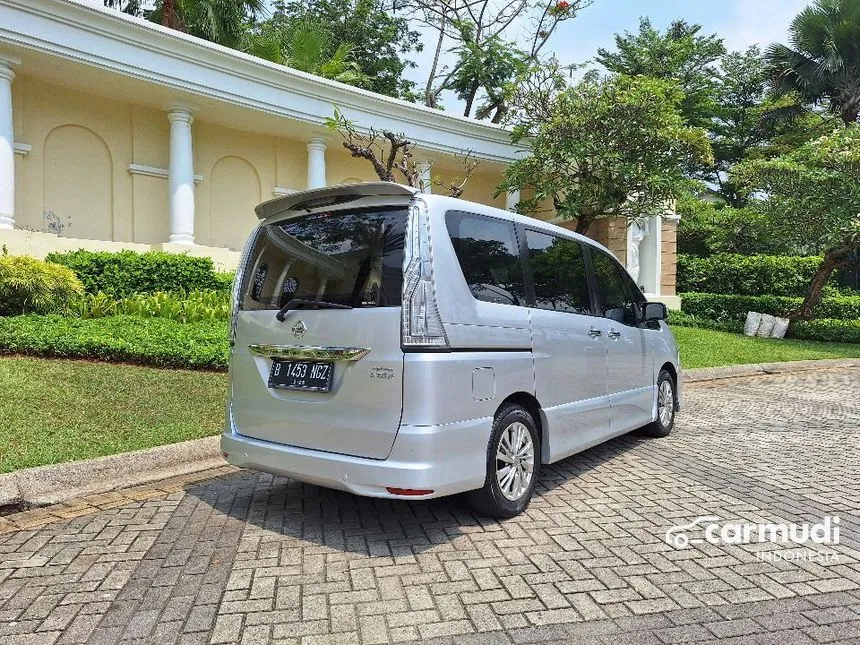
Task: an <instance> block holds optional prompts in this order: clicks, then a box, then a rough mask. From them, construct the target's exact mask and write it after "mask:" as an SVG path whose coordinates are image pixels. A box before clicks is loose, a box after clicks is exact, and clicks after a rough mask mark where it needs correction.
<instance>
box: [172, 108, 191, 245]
mask: <svg viewBox="0 0 860 645" xmlns="http://www.w3.org/2000/svg"><path fill="white" fill-rule="evenodd" d="M167 119H168V120H169V121H170V164H169V166H168V169H167V176H168V183H169V190H170V237H169V238H168V239H169V241H170V242H171V243H172V244H194V150H193V146H192V141H191V122H192V121H193V120H194V119H193V117H192V116H191V110H190V109H188V108H185V107H174V108H171V109H170V111H169V112H168V113H167Z"/></svg>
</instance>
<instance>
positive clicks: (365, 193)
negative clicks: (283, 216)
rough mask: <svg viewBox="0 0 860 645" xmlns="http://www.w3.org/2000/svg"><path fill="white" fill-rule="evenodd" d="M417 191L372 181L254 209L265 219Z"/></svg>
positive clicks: (308, 192)
mask: <svg viewBox="0 0 860 645" xmlns="http://www.w3.org/2000/svg"><path fill="white" fill-rule="evenodd" d="M418 192H419V191H418V189H417V188H411V187H409V186H404V185H402V184H395V183H394V182H390V181H372V182H366V183H362V184H346V185H342V186H326V187H324V188H315V189H313V190H303V191H301V192H298V193H292V194H290V195H285V196H284V197H276V198H275V199H270V200H269V201H267V202H263V203H262V204H259V205H258V206H257V207H256V208H255V209H254V210H255V211H256V213H257V217H258V218H259V219H261V220H265V219H269V218H270V217H272V216H273V215H277V214H279V213H284V212H286V211H291V210H308V211H310V210H312V209H314V208H320V207H325V206H329V205H334V204H341V203H343V202H347V201H352V200H354V199H361V198H362V197H373V196H390V197H405V196H409V197H411V196H412V195H415V194H416V193H418Z"/></svg>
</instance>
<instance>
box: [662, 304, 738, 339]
mask: <svg viewBox="0 0 860 645" xmlns="http://www.w3.org/2000/svg"><path fill="white" fill-rule="evenodd" d="M682 302H683V301H682ZM666 322H667V323H668V324H669V325H673V326H675V327H700V328H702V329H715V330H717V331H730V332H732V333H735V334H740V333H743V330H744V325H743V323H740V322H737V321H735V320H713V319H711V318H700V317H699V316H694V315H692V314H688V313H685V312H683V311H670V312H669V318H668V319H667V320H666Z"/></svg>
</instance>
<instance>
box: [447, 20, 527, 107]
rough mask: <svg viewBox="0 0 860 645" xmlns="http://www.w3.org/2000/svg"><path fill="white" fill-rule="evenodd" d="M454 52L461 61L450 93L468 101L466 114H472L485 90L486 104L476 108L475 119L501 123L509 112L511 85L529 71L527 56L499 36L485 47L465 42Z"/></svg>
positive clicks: (493, 37)
mask: <svg viewBox="0 0 860 645" xmlns="http://www.w3.org/2000/svg"><path fill="white" fill-rule="evenodd" d="M453 51H454V52H455V53H456V54H457V59H458V60H457V64H456V65H455V72H454V74H453V76H452V77H451V80H450V86H449V89H451V90H453V91H454V92H455V93H456V95H457V98H458V99H460V100H462V101H465V104H466V107H465V109H464V111H463V114H464V115H465V116H469V115H470V114H471V113H472V108H473V107H475V106H474V103H475V99H476V97H477V95H478V91H479V90H483V92H484V94H485V97H484V102H483V103H482V104H481V105H478V106H476V107H477V109H476V110H475V117H476V118H478V119H486V118H488V117H491V118H492V121H493V123H498V122H500V121H501V120H502V119H503V117H504V116H505V114H506V112H507V107H506V106H505V93H506V90H507V84H508V83H509V82H510V81H511V80H512V79H515V78H517V77H518V76H520V75H522V74H523V73H524V72H525V71H526V69H527V65H528V63H527V61H528V56H527V54H526V53H525V52H524V51H522V50H520V49H519V48H517V46H516V45H515V44H514V43H509V42H505V41H504V40H502V39H501V37H499V36H492V37H490V38H488V39H487V40H485V41H484V42H483V43H481V44H478V43H476V42H475V41H474V39H465V40H464V41H463V42H462V43H461V44H460V45H459V46H458V47H456V48H455V49H454V50H453Z"/></svg>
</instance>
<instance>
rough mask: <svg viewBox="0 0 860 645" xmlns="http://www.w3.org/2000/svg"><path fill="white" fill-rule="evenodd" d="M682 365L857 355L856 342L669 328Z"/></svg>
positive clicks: (764, 361)
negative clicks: (753, 335) (778, 338)
mask: <svg viewBox="0 0 860 645" xmlns="http://www.w3.org/2000/svg"><path fill="white" fill-rule="evenodd" d="M672 333H674V334H675V338H676V339H677V340H678V345H679V346H680V348H681V364H682V365H683V366H684V367H685V368H692V367H715V366H717V365H741V364H745V363H777V362H781V361H805V360H817V359H821V358H860V345H858V344H848V343H822V342H818V341H813V340H797V339H787V340H776V339H771V338H749V337H747V336H743V335H741V334H731V333H729V332H724V331H714V330H712V329H701V328H698V327H678V326H674V327H672Z"/></svg>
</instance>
